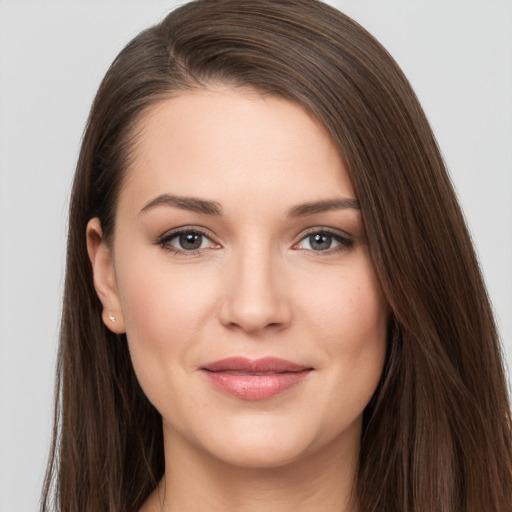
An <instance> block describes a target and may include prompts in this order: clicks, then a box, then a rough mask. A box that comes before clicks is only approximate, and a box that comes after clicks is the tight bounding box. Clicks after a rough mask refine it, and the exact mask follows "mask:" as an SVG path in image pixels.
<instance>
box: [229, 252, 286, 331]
mask: <svg viewBox="0 0 512 512" xmlns="http://www.w3.org/2000/svg"><path fill="white" fill-rule="evenodd" d="M277 259H278V257H276V256H274V257H273V256H272V255H271V254H269V253H265V251H259V250H255V251H252V252H251V251H245V252H244V253H242V254H240V255H238V257H234V261H232V262H230V265H229V268H228V269H227V273H228V276H229V277H228V279H226V281H227V283H226V284H227V286H226V288H225V292H224V297H223V302H222V305H221V311H220V320H221V322H222V324H223V325H225V326H226V327H228V328H230V329H238V330H241V331H244V332H246V333H252V334H254V333H258V332H261V331H268V330H269V329H270V330H272V331H276V330H281V329H284V328H286V327H287V326H288V325H289V324H290V322H291V319H292V308H291V304H290V300H289V291H288V290H287V286H286V283H285V277H284V272H283V269H282V267H280V265H279V262H278V261H276V260H277Z"/></svg>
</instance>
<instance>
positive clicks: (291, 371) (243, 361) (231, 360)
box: [201, 357, 313, 400]
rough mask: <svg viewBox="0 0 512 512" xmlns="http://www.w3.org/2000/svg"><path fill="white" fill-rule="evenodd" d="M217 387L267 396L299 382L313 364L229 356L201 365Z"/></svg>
mask: <svg viewBox="0 0 512 512" xmlns="http://www.w3.org/2000/svg"><path fill="white" fill-rule="evenodd" d="M201 370H202V371H203V373H204V374H205V375H206V377H207V378H208V380H209V381H210V383H211V384H212V385H213V386H214V387H215V388H217V389H218V390H220V391H222V392H224V393H227V394H228V395H232V396H234V397H236V398H241V399H242V400H264V399H266V398H270V397H272V396H275V395H277V394H279V393H282V392H283V391H286V390H287V389H289V388H291V387H293V386H296V385H297V384H300V383H301V382H302V381H304V379H305V378H306V377H307V376H308V374H309V372H310V371H311V370H313V368H308V367H306V366H302V365H299V364H296V363H292V362H291V361H286V360H284V359H278V358H275V357H264V358H262V359H255V360H253V359H247V358H245V357H228V358H226V359H221V360H220V361H215V362H212V363H209V364H207V365H206V366H204V367H203V368H201Z"/></svg>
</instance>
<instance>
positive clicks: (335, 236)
mask: <svg viewBox="0 0 512 512" xmlns="http://www.w3.org/2000/svg"><path fill="white" fill-rule="evenodd" d="M352 245H354V241H353V240H351V239H349V238H347V237H345V236H343V235H341V234H339V233H333V232H331V231H326V230H320V231H313V232H310V233H308V234H307V235H306V236H305V237H303V238H302V239H301V240H300V241H299V243H298V244H296V245H295V246H294V249H306V250H309V251H315V252H334V251H338V250H343V249H348V248H349V247H352Z"/></svg>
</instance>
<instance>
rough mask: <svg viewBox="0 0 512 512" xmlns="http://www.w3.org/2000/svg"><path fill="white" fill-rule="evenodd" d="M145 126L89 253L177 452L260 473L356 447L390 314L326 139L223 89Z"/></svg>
mask: <svg viewBox="0 0 512 512" xmlns="http://www.w3.org/2000/svg"><path fill="white" fill-rule="evenodd" d="M141 123H142V124H141V129H142V131H141V136H140V140H139V143H138V145H137V149H136V155H135V157H134V161H133V165H132V166H131V167H130V169H129V170H128V173H127V177H126V179H125V181H124V183H123V186H122V189H121V193H120V197H119V203H118V209H117V215H116V229H115V234H114V238H113V243H112V246H111V247H110V248H108V247H106V245H105V244H103V243H101V228H100V226H99V221H98V220H97V219H94V220H93V221H91V223H90V224H89V231H88V235H89V251H90V255H91V259H92V262H93V268H94V274H95V284H96V288H97V290H98V294H99V296H100V298H101V300H102V302H103V304H104V306H105V313H104V315H105V322H106V323H107V324H108V325H109V326H110V328H111V329H113V330H115V331H117V332H123V331H126V334H127V339H128V343H129V348H130V353H131V357H132V360H133V364H134V368H135V372H136V374H137V377H138V379H139V381H140V384H141V386H142V388H143V390H144V392H145V393H146V395H147V396H148V398H149V400H150V401H151V402H152V403H153V404H154V406H155V407H156V408H157V409H158V411H159V412H160V413H161V415H162V418H163V423H164V436H165V440H166V445H167V444H170V445H172V446H174V447H176V448H175V449H176V450H178V449H179V447H180V446H181V447H184V446H193V447H195V448H198V449H199V450H201V451H202V452H203V453H205V454H210V455H213V456H215V457H216V458H217V459H220V460H223V461H225V462H228V463H230V464H234V465H240V466H258V467H265V466H269V467H271V466H279V465H283V464H286V463H290V462H292V461H294V460H298V459H300V458H301V457H306V456H308V455H311V454H313V453H315V452H320V451H321V450H322V449H324V448H325V447H327V446H330V445H331V444H333V443H335V444H338V445H340V446H344V447H346V448H347V449H353V448H354V446H355V445H357V444H358V443H359V435H360V429H361V415H362V412H363V409H364V407H365V406H366V405H367V403H368V401H369V400H370V398H371V396H372V394H373V392H374V390H375V388H376V386H377V383H378V381H379V378H380V375H381V372H382V368H383V362H384V358H385V346H386V327H387V320H388V314H387V306H386V303H385V301H384V298H383V295H382V292H381V289H380V287H379V284H378V282H377V280H376V277H375V274H374V271H373V269H372V265H371V262H370V258H369V255H368V249H367V245H366V241H365V233H364V227H363V224H362V220H361V213H360V211H359V209H358V203H357V198H356V197H355V194H354V190H353V187H352V184H351V181H350V179H349V177H348V174H347V171H346V168H345V166H344V163H343V160H342V158H341V157H340V154H339V152H338V151H337V149H336V147H335V146H334V144H333V143H332V142H331V140H330V138H329V137H328V136H327V134H326V132H325V130H324V129H323V128H322V127H321V126H320V125H319V124H318V123H317V122H316V121H314V120H313V119H312V118H311V117H310V116H309V115H308V114H307V113H306V112H305V111H304V110H303V109H302V108H300V107H299V106H297V105H296V104H294V103H291V102H288V101H285V100H282V99H277V98H273V97H263V96H260V95H257V94H256V93H251V92H248V91H240V90H237V91H234V90H231V89H228V88H226V89H222V88H220V87H219V88H218V89H212V90H198V91H192V92H186V93H180V94H179V95H177V96H175V97H173V98H171V99H168V100H165V101H163V102H161V103H160V104H158V105H157V106H155V107H152V109H151V110H150V111H149V112H148V114H147V115H146V116H145V117H144V119H143V120H142V121H141ZM95 240H96V242H95ZM110 315H113V316H115V317H116V320H115V322H114V323H112V322H111V320H109V316H110ZM166 449H167V446H166Z"/></svg>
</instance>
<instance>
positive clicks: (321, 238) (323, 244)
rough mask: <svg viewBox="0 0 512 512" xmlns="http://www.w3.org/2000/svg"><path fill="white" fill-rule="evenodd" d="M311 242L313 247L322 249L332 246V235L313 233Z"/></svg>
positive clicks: (318, 249)
mask: <svg viewBox="0 0 512 512" xmlns="http://www.w3.org/2000/svg"><path fill="white" fill-rule="evenodd" d="M309 242H310V244H311V248H312V249H314V250H316V251H322V250H325V249H329V247H331V242H332V237H331V236H330V235H325V234H322V233H317V234H316V235H311V236H310V237H309Z"/></svg>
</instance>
